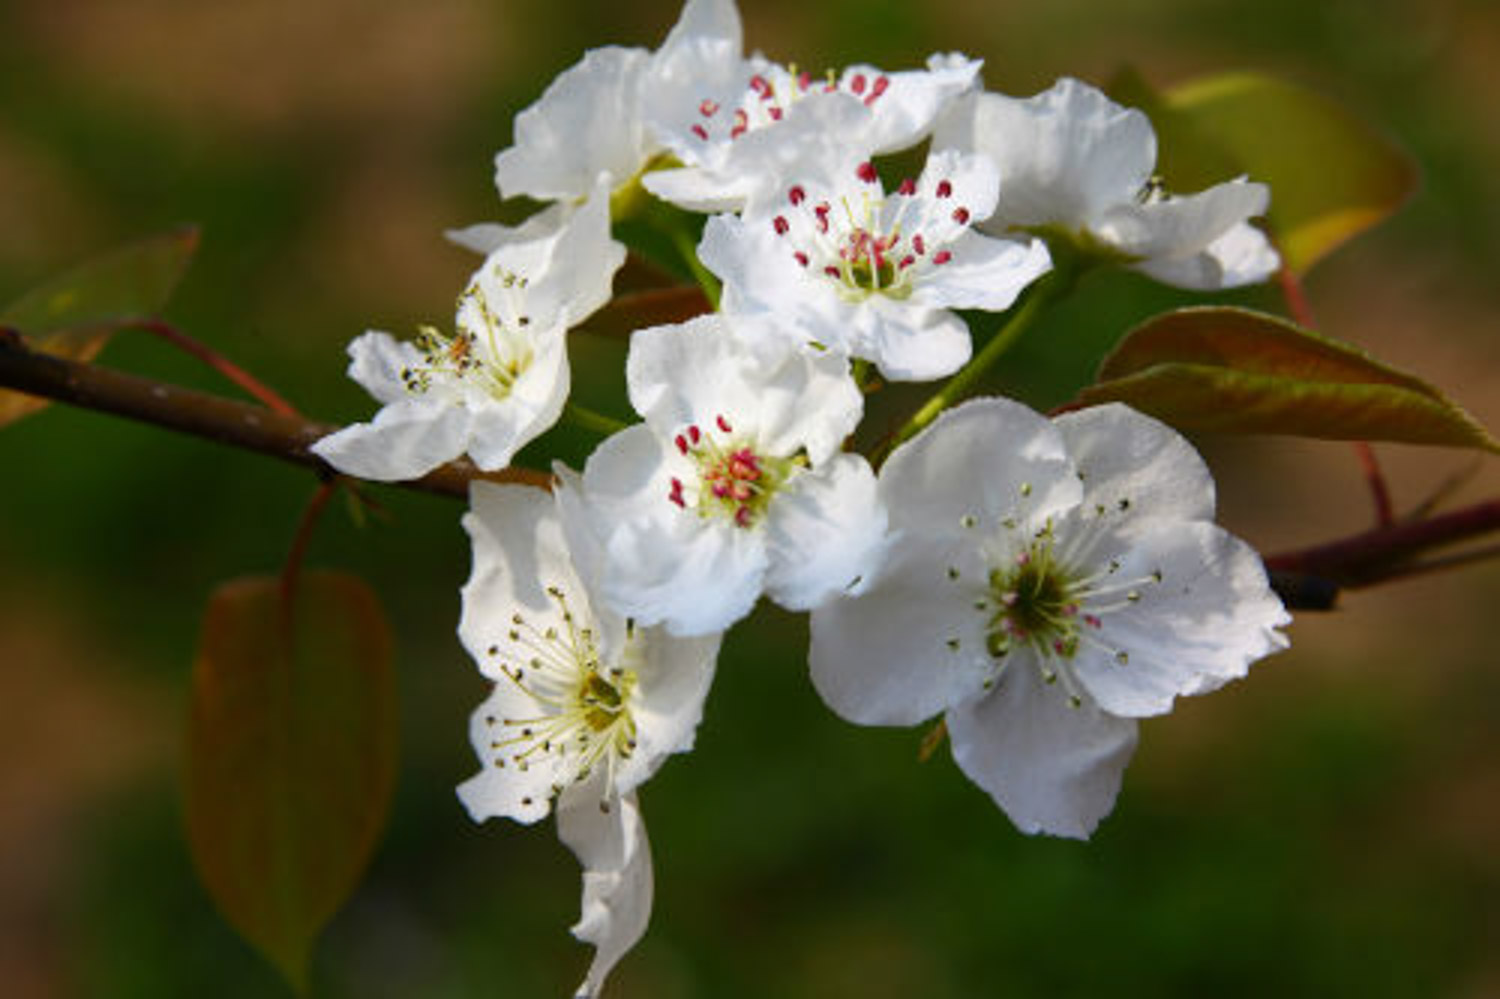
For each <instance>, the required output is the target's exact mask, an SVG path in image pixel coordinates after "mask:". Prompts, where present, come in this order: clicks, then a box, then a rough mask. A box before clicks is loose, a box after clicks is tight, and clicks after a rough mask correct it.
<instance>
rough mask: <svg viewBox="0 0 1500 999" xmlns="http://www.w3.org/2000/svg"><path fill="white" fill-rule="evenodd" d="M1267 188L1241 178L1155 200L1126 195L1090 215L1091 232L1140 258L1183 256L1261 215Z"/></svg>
mask: <svg viewBox="0 0 1500 999" xmlns="http://www.w3.org/2000/svg"><path fill="white" fill-rule="evenodd" d="M1270 198H1271V195H1270V190H1269V189H1268V188H1267V187H1266V185H1264V184H1253V183H1251V182H1249V181H1247V180H1246V179H1245V178H1243V177H1241V178H1239V179H1237V180H1231V181H1227V182H1225V183H1223V184H1216V185H1214V186H1213V187H1211V188H1209V189H1208V190H1206V191H1201V192H1199V193H1198V194H1189V195H1184V196H1173V197H1167V198H1162V199H1160V200H1147V201H1144V202H1142V201H1139V200H1136V199H1131V200H1128V201H1122V202H1121V203H1119V204H1117V205H1113V206H1111V207H1110V208H1109V209H1108V210H1107V211H1105V212H1104V213H1103V214H1101V215H1099V216H1098V217H1096V218H1095V219H1094V222H1093V226H1092V228H1093V230H1094V232H1095V233H1096V234H1097V235H1098V236H1100V237H1102V238H1103V239H1104V240H1106V241H1107V242H1108V243H1110V245H1112V246H1114V247H1116V248H1117V249H1119V250H1120V251H1121V252H1122V253H1125V254H1127V255H1129V256H1132V257H1136V258H1139V259H1141V260H1162V259H1166V260H1183V259H1186V258H1189V257H1193V256H1196V255H1197V254H1199V253H1201V252H1203V251H1204V250H1205V249H1206V248H1207V247H1208V246H1209V245H1210V244H1211V243H1213V242H1214V241H1215V240H1217V239H1219V238H1220V237H1221V236H1223V235H1224V234H1225V233H1226V232H1228V231H1229V230H1230V229H1232V228H1234V227H1235V226H1237V225H1240V224H1241V223H1243V222H1244V221H1245V220H1246V219H1248V218H1250V217H1252V216H1255V215H1263V214H1265V211H1266V208H1267V206H1268V205H1269V204H1270Z"/></svg>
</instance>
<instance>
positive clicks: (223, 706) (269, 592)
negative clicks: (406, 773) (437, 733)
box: [186, 572, 397, 991]
mask: <svg viewBox="0 0 1500 999" xmlns="http://www.w3.org/2000/svg"><path fill="white" fill-rule="evenodd" d="M391 659H392V652H391V639H390V634H389V631H388V629H387V627H386V624H385V617H384V614H383V613H382V612H381V609H380V605H379V602H378V601H377V599H376V597H375V594H374V593H373V592H372V591H371V590H370V588H369V587H368V586H366V585H365V584H364V583H363V582H361V581H360V580H359V579H357V578H355V577H353V576H350V575H347V574H343V573H334V572H305V573H303V574H302V575H301V578H300V582H299V584H298V586H297V594H296V598H295V602H294V604H293V605H292V607H291V608H290V613H289V614H288V613H285V608H284V607H283V605H282V602H281V599H280V590H279V580H277V579H275V578H271V577H255V578H248V579H241V580H234V581H231V582H228V583H225V584H223V585H222V586H220V587H219V588H218V589H217V590H216V591H215V592H214V594H213V596H212V597H211V598H210V600H209V604H208V613H207V615H206V617H205V619H204V624H203V636H202V640H201V643H200V645H199V649H198V659H197V662H196V663H195V664H194V667H193V686H192V709H191V715H190V717H189V724H188V744H187V749H188V752H187V787H186V798H187V801H186V817H187V831H188V842H189V845H190V848H191V850H192V854H193V859H194V862H195V864H196V866H197V869H198V873H199V876H200V877H201V878H202V880H203V883H204V884H205V885H206V886H207V888H208V891H209V894H210V895H212V896H213V899H214V902H215V903H216V904H217V905H218V906H219V909H220V910H221V911H222V912H223V914H224V916H225V917H226V918H227V919H228V920H229V922H230V923H231V924H233V926H234V927H235V929H237V930H238V931H239V932H240V934H241V935H243V936H244V937H245V938H246V939H247V940H248V941H249V942H250V943H251V944H253V945H254V946H255V947H256V948H257V949H259V950H260V951H261V952H262V953H263V954H264V955H265V956H266V957H267V958H268V959H269V960H270V961H271V962H272V963H273V964H275V965H276V967H277V968H278V969H280V971H281V972H282V973H283V974H284V975H285V976H286V977H287V979H288V980H289V981H290V982H291V983H292V984H293V986H294V987H295V988H297V989H298V990H299V991H301V990H304V989H305V985H306V980H307V967H308V958H309V955H310V953H311V948H312V943H313V941H314V939H315V938H316V936H317V934H318V933H319V932H320V931H321V930H322V928H323V925H324V924H325V923H326V922H327V921H328V920H329V918H331V917H332V916H333V914H334V912H336V911H337V910H338V908H339V906H341V905H342V904H343V903H344V901H345V899H346V898H347V897H348V896H349V894H350V893H351V892H352V891H353V889H354V887H355V886H356V885H357V884H358V881H359V878H360V875H361V874H362V872H363V870H364V868H365V865H366V864H367V862H368V861H369V859H370V856H371V855H372V853H373V852H374V849H375V845H376V843H377V841H378V840H379V838H380V833H381V830H382V828H383V827H384V824H385V820H386V815H387V812H388V810H389V806H390V799H391V793H392V790H393V788H394V785H395V774H396V727H397V722H396V692H395V676H394V671H393V668H392V662H391Z"/></svg>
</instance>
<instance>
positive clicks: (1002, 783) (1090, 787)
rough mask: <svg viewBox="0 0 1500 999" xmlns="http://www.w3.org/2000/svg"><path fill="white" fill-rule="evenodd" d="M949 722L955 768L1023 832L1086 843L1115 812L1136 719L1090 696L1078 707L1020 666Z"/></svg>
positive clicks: (958, 710) (957, 711) (951, 714)
mask: <svg viewBox="0 0 1500 999" xmlns="http://www.w3.org/2000/svg"><path fill="white" fill-rule="evenodd" d="M1016 665H1017V666H1020V664H1019V663H1018V664H1016ZM947 721H948V739H949V742H950V743H951V744H952V746H953V759H954V760H955V761H956V762H957V763H958V766H959V768H960V769H961V770H963V772H964V773H966V774H968V776H969V779H970V780H972V781H974V783H976V784H978V785H979V786H980V787H982V788H984V790H986V791H988V792H989V794H990V797H992V798H994V799H995V803H996V804H998V805H999V806H1000V808H1001V809H1002V810H1003V811H1004V812H1005V814H1006V815H1008V816H1010V820H1011V821H1012V822H1014V823H1015V824H1016V828H1017V829H1020V830H1021V831H1022V832H1025V833H1038V832H1041V833H1048V834H1049V835H1053V836H1069V837H1072V838H1074V839H1087V838H1088V835H1089V834H1090V833H1091V832H1093V831H1094V827H1095V826H1096V825H1098V824H1099V820H1100V819H1102V818H1103V817H1104V816H1106V815H1108V814H1109V812H1110V809H1112V808H1114V804H1115V796H1116V794H1118V793H1119V790H1120V780H1121V778H1122V777H1123V776H1124V773H1125V766H1126V764H1128V763H1129V762H1130V756H1131V754H1132V753H1133V752H1134V751H1135V743H1136V723H1135V722H1134V721H1132V720H1130V719H1128V718H1116V717H1114V716H1113V715H1109V714H1106V713H1105V712H1103V711H1101V710H1100V709H1099V707H1098V706H1097V705H1095V704H1093V703H1091V702H1090V701H1089V700H1088V699H1087V698H1085V699H1084V701H1083V703H1082V704H1081V705H1079V706H1078V707H1076V708H1075V707H1073V706H1072V705H1071V703H1070V702H1069V700H1068V697H1067V694H1066V692H1065V691H1063V690H1061V689H1059V687H1057V686H1049V685H1046V684H1043V683H1042V681H1041V678H1040V676H1039V675H1038V673H1037V671H1036V670H1034V669H1028V668H1024V667H1023V668H1016V669H1006V670H1005V672H1004V673H1002V674H1001V677H1000V681H999V683H998V685H997V686H996V688H995V690H993V691H992V692H991V693H990V694H988V695H987V696H985V697H982V698H980V699H978V700H975V701H971V702H970V703H968V704H965V705H962V706H961V707H957V708H954V709H953V710H951V711H949V712H948V716H947Z"/></svg>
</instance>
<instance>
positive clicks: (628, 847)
mask: <svg viewBox="0 0 1500 999" xmlns="http://www.w3.org/2000/svg"><path fill="white" fill-rule="evenodd" d="M557 835H558V838H560V839H561V840H562V841H563V842H564V843H565V844H567V846H568V849H570V850H572V851H573V853H574V855H575V856H577V858H578V862H579V863H580V864H582V865H583V903H582V912H581V914H580V916H579V918H578V922H577V923H575V924H574V926H573V935H574V936H575V937H577V938H578V939H579V940H582V941H583V942H584V943H590V944H593V945H594V948H595V951H594V960H593V962H592V963H591V964H590V965H589V970H588V974H587V975H586V976H585V977H584V980H583V982H582V983H581V984H580V985H579V986H578V991H577V992H576V993H575V994H574V995H575V999H595V997H597V996H598V995H599V993H600V990H601V989H603V988H604V981H605V979H606V977H608V975H609V973H610V971H612V970H613V969H614V966H615V965H616V964H617V963H619V960H620V958H622V957H624V956H625V954H626V953H627V952H628V951H629V950H630V948H632V947H634V946H635V945H636V943H637V942H638V941H639V940H640V939H641V937H642V936H644V935H645V932H646V924H647V923H648V922H650V919H651V895H652V872H651V846H650V843H649V842H648V841H647V839H646V824H645V822H644V821H643V820H642V818H641V810H640V805H639V804H638V803H637V802H636V799H635V795H633V794H631V795H625V796H624V797H619V798H612V799H607V800H606V799H604V798H602V797H601V796H600V793H599V788H598V782H597V781H596V782H591V785H580V786H579V787H577V788H574V789H572V790H570V791H568V792H567V793H565V794H564V795H563V797H562V800H561V801H560V802H559V803H558V810H557Z"/></svg>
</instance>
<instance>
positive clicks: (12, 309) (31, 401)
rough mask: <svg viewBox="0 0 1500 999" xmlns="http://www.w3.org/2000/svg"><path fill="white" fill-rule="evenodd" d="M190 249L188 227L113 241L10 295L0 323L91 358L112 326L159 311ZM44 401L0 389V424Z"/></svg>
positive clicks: (194, 243) (51, 349) (192, 240)
mask: <svg viewBox="0 0 1500 999" xmlns="http://www.w3.org/2000/svg"><path fill="white" fill-rule="evenodd" d="M197 249H198V230H197V229H196V228H193V227H186V228H182V229H177V230H174V231H172V232H168V233H163V234H161V235H159V236H153V237H151V238H149V239H144V240H141V241H140V242H138V243H132V244H130V245H128V246H124V247H121V248H119V249H117V250H114V251H112V252H110V253H107V254H105V255H104V256H102V257H98V258H96V259H94V260H91V261H89V262H88V263H86V264H83V265H81V266H79V267H76V268H74V269H73V270H71V271H68V272H67V273H66V274H62V275H60V276H58V277H56V278H53V279H52V280H50V281H48V282H47V283H46V284H43V285H41V286H40V287H37V288H33V289H32V290H31V291H28V292H27V293H26V294H24V295H22V296H21V297H20V298H18V299H16V300H15V301H14V302H11V303H10V304H9V305H8V306H6V307H5V310H4V311H3V312H0V326H9V327H12V328H14V329H17V330H19V331H21V333H22V334H24V335H25V337H26V341H27V346H28V347H30V348H31V349H32V350H36V351H40V352H42V353H45V354H52V355H54V356H56V357H65V358H67V359H69V360H72V361H91V360H93V359H94V358H95V357H96V356H98V354H99V351H101V350H103V349H104V345H105V343H106V342H108V340H109V338H110V336H111V335H113V333H114V331H115V330H116V329H117V328H118V327H119V326H121V325H124V324H127V323H129V322H131V321H132V320H144V319H152V318H155V317H156V316H157V315H159V314H160V313H161V311H162V309H163V308H165V307H166V304H167V301H168V300H169V299H170V298H171V297H172V292H173V291H174V290H175V289H176V287H177V282H178V281H179V280H181V278H182V274H183V272H184V271H185V270H187V266H188V263H189V262H191V260H192V259H193V254H194V253H195V252H197ZM47 404H48V403H47V400H46V399H38V398H36V397H35V396H29V395H25V394H23V393H20V392H6V391H0V426H5V425H6V424H7V423H12V422H14V421H15V420H18V419H20V418H21V417H23V416H25V415H27V414H28V413H34V412H36V411H37V410H39V409H42V408H44V407H45V406H47Z"/></svg>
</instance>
